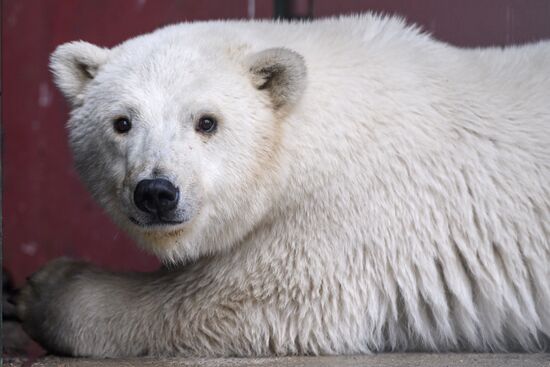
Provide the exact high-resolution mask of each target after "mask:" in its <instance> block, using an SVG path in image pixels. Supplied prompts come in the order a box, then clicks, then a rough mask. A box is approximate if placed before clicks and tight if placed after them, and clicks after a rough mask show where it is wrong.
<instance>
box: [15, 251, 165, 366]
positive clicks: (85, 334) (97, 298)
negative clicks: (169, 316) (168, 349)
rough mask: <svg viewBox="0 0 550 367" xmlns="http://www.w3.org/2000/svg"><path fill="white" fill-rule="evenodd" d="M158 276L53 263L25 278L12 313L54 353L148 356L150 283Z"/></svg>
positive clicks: (151, 303) (151, 317) (59, 261)
mask: <svg viewBox="0 0 550 367" xmlns="http://www.w3.org/2000/svg"><path fill="white" fill-rule="evenodd" d="M161 273H162V272H159V273H158V274H157V273H151V274H130V273H126V274H116V273H111V272H108V271H105V270H103V269H100V268H97V267H95V266H93V265H91V264H88V263H85V262H82V261H74V260H69V259H64V258H62V259H57V260H54V261H52V262H50V263H49V264H47V265H46V266H45V267H44V268H43V269H41V270H40V271H38V272H37V273H35V274H34V275H33V276H32V277H31V278H30V279H29V281H28V283H27V284H26V285H25V287H24V288H23V289H22V290H21V292H20V294H19V296H18V298H17V314H18V316H19V318H20V319H21V321H22V323H23V327H24V329H25V330H26V331H27V333H28V334H29V335H30V336H32V337H33V338H34V339H35V340H36V341H38V342H39V343H40V344H42V345H43V346H44V347H45V348H46V349H47V350H48V351H50V352H53V353H56V354H61V355H71V356H96V357H114V356H137V355H143V354H148V353H149V349H150V340H151V339H154V338H155V335H153V333H154V331H155V327H157V328H158V327H159V325H158V324H157V325H155V323H156V322H158V317H159V315H153V314H152V313H153V312H154V311H156V310H157V309H158V305H156V304H155V300H154V298H155V297H154V294H151V293H150V282H151V281H153V278H155V277H158V276H162V274H161ZM147 302H149V304H148V303H147Z"/></svg>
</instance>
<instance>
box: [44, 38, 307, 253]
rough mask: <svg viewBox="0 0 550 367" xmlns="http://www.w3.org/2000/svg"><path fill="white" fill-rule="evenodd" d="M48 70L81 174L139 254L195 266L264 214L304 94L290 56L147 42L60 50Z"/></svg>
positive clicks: (301, 71)
mask: <svg viewBox="0 0 550 367" xmlns="http://www.w3.org/2000/svg"><path fill="white" fill-rule="evenodd" d="M50 66H51V69H52V71H53V73H54V76H55V81H56V83H57V85H58V87H59V88H60V90H61V91H62V92H63V94H64V95H65V97H66V98H67V100H68V101H69V103H70V105H71V108H72V110H71V115H70V119H69V122H68V129H69V137H70V145H71V148H72V151H73V155H74V160H75V163H76V167H77V170H78V172H79V174H80V175H81V177H82V178H83V180H84V182H85V183H86V185H87V187H88V188H89V190H90V191H91V193H92V195H93V196H94V198H95V199H96V200H98V202H99V203H100V204H101V205H102V206H103V207H104V208H105V210H106V211H107V212H108V213H109V214H110V215H111V216H112V218H113V219H114V220H115V222H117V223H118V224H119V225H120V226H121V227H123V228H124V229H125V230H127V231H128V232H129V233H130V234H131V235H132V236H133V237H134V238H135V239H136V240H137V241H138V242H139V243H140V244H142V245H143V246H144V247H146V248H147V249H149V250H151V251H153V252H155V253H156V254H157V255H159V256H160V257H161V258H163V259H165V260H173V261H182V260H186V259H193V258H197V257H198V256H201V255H203V254H211V253H214V252H218V251H222V250H226V249H228V248H230V247H231V246H232V245H233V244H234V243H236V242H237V241H239V240H241V239H242V238H243V237H244V236H246V234H247V233H248V232H250V231H251V230H252V229H253V228H254V226H255V225H257V224H258V223H259V221H260V220H261V219H262V218H263V217H265V216H266V215H269V211H270V208H271V206H272V205H273V201H274V200H276V197H277V195H279V193H278V191H279V190H280V186H281V185H280V184H278V182H279V181H280V180H282V179H283V176H284V169H281V164H280V161H279V159H278V156H279V155H280V151H281V146H280V140H281V135H282V129H283V125H284V119H285V118H287V116H288V114H289V111H291V109H292V108H295V105H296V104H297V103H298V101H299V99H300V97H301V95H302V94H303V92H304V89H305V85H306V67H305V64H304V60H303V58H302V57H301V56H300V55H298V54H297V53H296V52H294V51H291V50H289V49H285V48H271V49H264V50H253V49H252V47H250V46H247V45H238V46H231V45H229V44H227V40H223V41H220V42H215V41H210V42H201V41H199V40H193V39H188V40H187V41H185V37H176V36H172V37H169V36H162V35H161V36H159V35H156V34H155V33H153V34H152V35H148V36H142V37H138V38H136V39H133V40H130V41H127V42H126V43H123V44H122V45H119V46H117V47H115V48H113V49H105V48H100V47H97V46H94V45H92V44H89V43H86V42H71V43H67V44H64V45H61V46H59V47H58V48H57V50H56V51H55V52H54V53H53V54H52V57H51V65H50Z"/></svg>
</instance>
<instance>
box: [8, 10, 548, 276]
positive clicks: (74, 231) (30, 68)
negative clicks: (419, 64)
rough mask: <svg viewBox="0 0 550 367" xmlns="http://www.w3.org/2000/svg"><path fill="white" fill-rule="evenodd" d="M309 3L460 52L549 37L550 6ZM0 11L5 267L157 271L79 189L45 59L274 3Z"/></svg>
mask: <svg viewBox="0 0 550 367" xmlns="http://www.w3.org/2000/svg"><path fill="white" fill-rule="evenodd" d="M306 1H310V2H311V4H312V5H313V15H314V16H315V17H319V16H327V15H333V14H340V13H350V12H359V11H364V10H375V11H381V12H388V13H398V14H402V15H404V16H406V17H407V18H408V19H410V20H411V21H414V22H418V23H420V24H422V25H423V26H424V27H425V29H427V30H429V31H432V32H433V33H434V35H435V36H436V37H438V38H440V39H443V40H446V41H449V42H452V43H454V44H457V45H462V46H484V45H492V44H496V45H504V44H511V43H522V42H527V41H534V40H538V39H543V38H550V1H548V0H415V1H412V0H393V1H389V0H339V1H332V0H306ZM302 3H304V1H302ZM2 5H3V8H2V56H3V60H2V61H3V62H2V83H3V84H2V89H3V99H2V103H3V109H2V127H3V139H4V140H3V157H2V158H3V170H2V172H3V180H4V181H3V190H4V191H3V214H4V215H3V218H4V222H3V225H4V232H3V245H4V251H3V254H4V260H3V262H4V266H5V267H6V268H7V269H8V270H9V271H10V273H12V274H13V275H14V277H15V280H16V282H17V283H18V284H21V282H22V281H23V279H24V277H25V276H27V275H29V274H30V273H32V272H33V271H35V270H36V269H37V268H38V267H39V266H41V265H42V264H44V263H45V262H46V261H48V260H49V259H52V258H55V257H57V256H62V255H68V256H74V257H79V258H84V259H88V260H91V261H94V262H96V263H98V264H102V265H105V266H108V267H112V268H117V269H136V270H147V269H151V268H154V267H156V266H157V261H156V260H155V259H154V258H153V257H151V256H149V255H146V254H144V253H142V252H140V251H139V250H137V249H136V247H135V246H134V244H132V243H131V241H130V240H129V239H128V238H127V237H126V236H125V235H124V234H123V233H121V232H120V231H119V230H118V229H117V228H115V227H114V225H113V224H112V223H111V222H110V220H109V219H108V218H107V217H106V216H105V215H104V214H103V213H102V211H101V209H100V208H98V207H97V205H96V204H95V203H94V202H93V201H92V200H91V198H90V197H89V195H88V193H87V192H86V191H85V189H84V188H83V186H82V184H81V183H80V182H79V180H78V178H77V176H76V173H75V171H74V170H73V168H72V162H71V158H70V154H69V150H68V147H67V142H66V132H65V130H64V123H65V121H66V119H67V113H68V111H67V107H66V105H65V102H64V101H63V98H62V96H61V95H60V94H59V93H58V91H57V90H56V89H55V88H54V86H53V84H52V82H51V76H50V74H49V72H48V67H47V64H48V56H49V54H50V53H51V52H52V51H53V50H54V48H55V47H56V46H57V45H59V44H60V43H63V42H66V41H71V40H76V39H83V40H86V41H90V42H94V43H97V44H100V45H103V46H113V45H115V44H117V43H119V42H121V41H123V40H125V39H127V38H129V37H132V36H135V35H137V34H140V33H144V32H147V31H151V30H153V29H155V28H156V27H159V26H162V25H165V24H168V23H174V22H178V21H182V20H194V19H216V18H246V17H248V16H249V15H251V13H254V15H255V16H256V17H270V16H272V11H273V4H272V1H270V0H255V1H252V3H251V2H250V1H249V0H228V1H223V0H219V1H213V0H210V1H206V0H204V1H194V0H116V1H115V0H4V1H3V3H2ZM251 5H253V6H251ZM302 5H303V4H302Z"/></svg>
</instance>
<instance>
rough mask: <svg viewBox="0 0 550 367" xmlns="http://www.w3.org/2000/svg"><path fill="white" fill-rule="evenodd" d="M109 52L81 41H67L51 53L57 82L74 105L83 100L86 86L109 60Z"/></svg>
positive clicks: (51, 61)
mask: <svg viewBox="0 0 550 367" xmlns="http://www.w3.org/2000/svg"><path fill="white" fill-rule="evenodd" d="M109 52H110V51H109V50H108V49H106V48H101V47H98V46H95V45H92V44H91V43H88V42H82V41H79V42H69V43H65V44H63V45H61V46H59V47H57V49H56V50H55V51H54V53H53V54H52V55H51V57H50V69H51V70H52V72H53V74H54V79H55V83H56V84H57V86H58V87H59V89H60V90H61V92H63V94H64V95H65V97H66V98H67V100H68V101H69V102H70V103H71V104H72V105H73V106H76V105H79V104H80V103H81V102H82V101H81V100H82V92H83V90H84V88H85V87H86V85H87V84H88V83H89V82H90V81H91V80H92V79H94V77H95V76H96V74H97V72H98V69H99V67H100V66H101V65H103V64H104V63H105V62H106V61H107V58H108V56H109Z"/></svg>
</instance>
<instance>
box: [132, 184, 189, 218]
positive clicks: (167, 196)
mask: <svg viewBox="0 0 550 367" xmlns="http://www.w3.org/2000/svg"><path fill="white" fill-rule="evenodd" d="M178 200H179V190H178V189H177V188H176V187H175V186H174V185H173V184H172V183H171V182H170V181H168V180H165V179H163V178H157V179H153V180H142V181H140V182H139V183H138V184H137V186H136V189H135V191H134V203H135V204H136V206H137V207H138V208H139V209H140V210H141V211H144V212H146V213H148V214H155V215H156V216H157V217H163V216H164V215H166V214H168V213H169V212H170V211H172V210H174V209H175V208H176V207H177V205H178Z"/></svg>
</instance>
